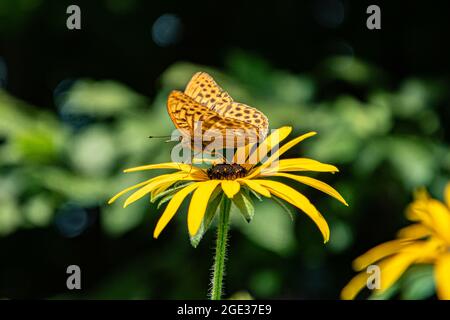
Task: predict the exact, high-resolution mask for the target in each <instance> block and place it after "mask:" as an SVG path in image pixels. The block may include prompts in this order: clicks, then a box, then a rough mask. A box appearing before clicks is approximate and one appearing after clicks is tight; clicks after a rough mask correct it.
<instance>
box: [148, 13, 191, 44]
mask: <svg viewBox="0 0 450 320" xmlns="http://www.w3.org/2000/svg"><path fill="white" fill-rule="evenodd" d="M182 29H183V25H182V23H181V20H180V18H179V17H178V16H176V15H174V14H169V13H166V14H163V15H162V16H160V17H159V18H158V19H156V21H155V23H154V24H153V27H152V38H153V41H154V42H155V43H156V44H157V45H158V46H160V47H168V46H171V45H174V44H177V43H178V42H179V41H180V39H181V33H182Z"/></svg>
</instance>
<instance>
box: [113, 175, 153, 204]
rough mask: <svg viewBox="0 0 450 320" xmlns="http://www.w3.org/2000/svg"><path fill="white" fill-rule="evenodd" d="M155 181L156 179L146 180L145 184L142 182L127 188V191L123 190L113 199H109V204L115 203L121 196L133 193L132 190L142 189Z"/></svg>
mask: <svg viewBox="0 0 450 320" xmlns="http://www.w3.org/2000/svg"><path fill="white" fill-rule="evenodd" d="M154 179H155V178H151V179H148V180H145V181H143V182H141V183H138V184H135V185H134V186H131V187H128V188H126V189H123V190H122V191H120V192H119V193H117V194H116V195H115V196H114V197H112V198H111V199H109V200H108V204H111V203H113V202H114V201H116V200H117V198H119V197H120V196H121V195H123V194H125V193H127V192H128V191H131V190H133V189H136V188H139V187H142V186H144V185H146V184H148V183H150V182H152V180H154Z"/></svg>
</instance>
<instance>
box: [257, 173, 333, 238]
mask: <svg viewBox="0 0 450 320" xmlns="http://www.w3.org/2000/svg"><path fill="white" fill-rule="evenodd" d="M253 181H254V182H257V183H259V184H261V185H262V186H264V187H266V188H268V189H269V191H270V193H272V194H273V195H275V196H277V197H279V198H281V199H283V200H285V201H287V202H289V203H290V204H292V205H294V206H296V207H297V208H299V209H300V210H302V211H303V212H304V213H306V214H307V215H308V216H309V217H310V218H311V219H312V220H313V221H314V223H315V224H316V225H317V227H318V228H319V230H320V231H321V232H322V235H323V238H324V242H327V241H328V240H329V238H330V229H329V227H328V224H327V221H326V220H325V219H324V217H323V216H322V215H321V214H320V212H319V211H318V210H317V209H316V208H315V207H314V206H313V205H312V203H311V202H309V200H308V199H307V198H306V197H305V196H304V195H302V194H301V193H299V192H298V191H296V190H295V189H293V188H291V187H289V186H287V185H285V184H283V183H281V182H278V181H271V180H253Z"/></svg>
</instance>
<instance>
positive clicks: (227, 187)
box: [221, 180, 241, 199]
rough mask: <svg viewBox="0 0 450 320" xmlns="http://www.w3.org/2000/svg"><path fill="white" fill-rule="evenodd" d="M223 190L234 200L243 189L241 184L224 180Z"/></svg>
mask: <svg viewBox="0 0 450 320" xmlns="http://www.w3.org/2000/svg"><path fill="white" fill-rule="evenodd" d="M221 184H222V190H223V192H225V194H226V195H227V197H228V198H230V199H231V198H233V197H234V195H235V194H236V193H238V192H239V190H240V189H241V185H240V184H239V182H236V181H233V180H222V183H221Z"/></svg>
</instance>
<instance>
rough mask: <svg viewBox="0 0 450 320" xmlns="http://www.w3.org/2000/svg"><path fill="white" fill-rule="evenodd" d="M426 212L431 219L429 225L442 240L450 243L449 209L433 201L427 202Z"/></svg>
mask: <svg viewBox="0 0 450 320" xmlns="http://www.w3.org/2000/svg"><path fill="white" fill-rule="evenodd" d="M427 211H428V213H429V215H430V217H431V222H430V223H431V225H430V226H429V227H432V228H433V229H434V230H436V232H437V233H438V234H439V235H440V236H441V238H442V239H444V240H446V241H447V243H450V212H449V209H448V208H447V207H446V206H445V205H444V204H443V203H442V202H440V201H438V200H435V199H430V200H428V206H427Z"/></svg>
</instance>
